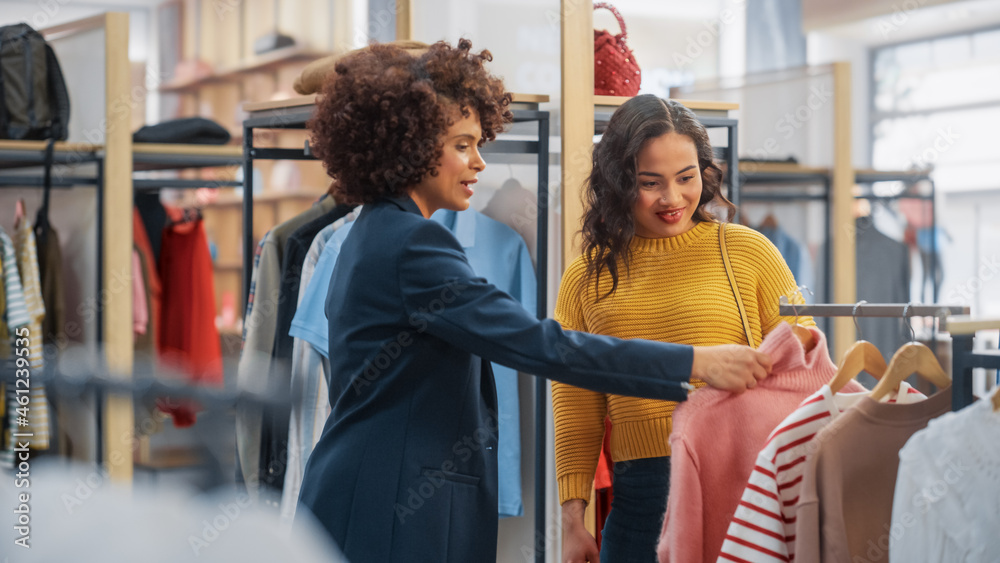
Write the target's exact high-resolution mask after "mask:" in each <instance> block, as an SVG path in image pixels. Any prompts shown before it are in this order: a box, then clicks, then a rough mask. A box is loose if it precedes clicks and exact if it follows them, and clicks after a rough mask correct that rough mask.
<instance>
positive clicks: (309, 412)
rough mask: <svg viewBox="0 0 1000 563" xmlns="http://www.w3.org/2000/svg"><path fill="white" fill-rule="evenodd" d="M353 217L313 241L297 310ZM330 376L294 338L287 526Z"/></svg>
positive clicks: (284, 500)
mask: <svg viewBox="0 0 1000 563" xmlns="http://www.w3.org/2000/svg"><path fill="white" fill-rule="evenodd" d="M355 218H356V217H355V214H354V213H353V212H352V213H348V214H347V215H345V216H344V217H342V218H340V219H338V220H337V221H334V222H333V223H332V224H330V225H328V226H326V227H325V228H323V230H321V231H320V232H319V233H318V234H317V235H316V238H315V239H313V242H312V245H311V246H310V247H309V252H308V254H306V259H305V262H303V264H302V280H301V285H300V288H299V308H301V306H302V302H303V299H304V297H305V295H306V293H307V291H308V288H309V284H310V283H311V281H312V278H313V276H314V273H315V271H316V263H317V262H319V258H320V256H321V255H322V254H323V250H324V249H325V248H326V245H327V242H328V241H329V240H330V238H331V237H333V234H334V232H336V231H337V230H338V229H340V228H341V227H343V226H344V225H346V224H347V223H350V222H352V221H354V219H355ZM329 376H330V362H329V360H327V359H326V358H324V357H323V355H322V354H320V353H319V352H318V351H317V350H316V348H315V347H314V346H313V345H312V344H310V343H309V342H306V341H305V340H302V339H301V338H294V339H293V344H292V379H291V397H292V410H291V415H290V416H289V423H288V464H287V467H286V469H285V483H284V486H283V488H282V492H281V511H280V512H281V518H282V520H283V521H286V522H290V521H291V520H292V519H293V518H294V517H295V509H296V508H297V507H298V502H299V490H300V488H301V487H302V475H303V474H304V473H305V470H306V460H307V459H309V455H310V454H312V451H313V448H315V447H316V442H318V441H319V435H320V433H321V432H322V431H323V424H325V423H326V418H327V416H329V415H330V397H329V394H330V391H329V388H328V387H327V385H326V380H327V378H328V377H329Z"/></svg>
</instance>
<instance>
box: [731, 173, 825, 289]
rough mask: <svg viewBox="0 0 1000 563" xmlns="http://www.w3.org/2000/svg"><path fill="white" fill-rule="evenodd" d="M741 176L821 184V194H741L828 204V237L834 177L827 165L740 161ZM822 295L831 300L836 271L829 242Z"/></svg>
mask: <svg viewBox="0 0 1000 563" xmlns="http://www.w3.org/2000/svg"><path fill="white" fill-rule="evenodd" d="M739 174H740V178H741V180H742V183H744V184H746V185H748V186H750V185H762V184H769V185H788V184H813V185H816V184H818V185H819V186H821V187H822V192H821V193H809V192H796V193H755V192H752V191H747V192H746V193H744V194H742V197H743V200H744V201H754V202H798V201H821V202H823V203H824V204H825V205H826V207H825V210H826V212H825V214H824V218H825V221H826V224H825V225H824V228H823V231H824V232H826V233H827V238H828V239H829V233H830V225H832V224H833V216H832V210H833V205H832V197H833V195H832V187H833V177H832V176H831V174H830V170H829V169H827V168H813V167H807V166H800V165H798V164H787V163H778V162H755V161H740V170H739ZM823 263H824V268H823V275H824V278H825V279H824V281H823V291H822V293H823V295H820V296H817V298H818V299H820V300H823V301H829V300H830V299H831V298H832V295H833V294H832V291H833V290H832V288H831V286H832V284H831V283H830V280H831V272H832V271H833V251H832V248H831V245H830V244H827V245H826V248H825V252H824V255H823Z"/></svg>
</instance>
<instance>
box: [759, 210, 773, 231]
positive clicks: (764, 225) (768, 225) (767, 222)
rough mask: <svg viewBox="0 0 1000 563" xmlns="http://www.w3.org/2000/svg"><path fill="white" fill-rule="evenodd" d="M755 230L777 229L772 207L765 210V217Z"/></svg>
mask: <svg viewBox="0 0 1000 563" xmlns="http://www.w3.org/2000/svg"><path fill="white" fill-rule="evenodd" d="M757 228H758V229H777V228H778V220H777V219H776V218H775V217H774V206H773V205H772V206H770V207H768V209H767V215H766V216H765V217H764V220H763V221H761V222H760V225H758V226H757Z"/></svg>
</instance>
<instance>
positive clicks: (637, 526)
mask: <svg viewBox="0 0 1000 563" xmlns="http://www.w3.org/2000/svg"><path fill="white" fill-rule="evenodd" d="M614 471H615V474H614V498H613V499H612V500H611V512H610V513H609V514H608V519H607V520H606V521H605V522H604V530H603V531H602V532H601V534H602V535H601V563H642V562H643V561H646V562H650V563H655V562H656V543H657V542H658V541H659V539H660V528H662V527H663V514H664V512H666V511H667V495H668V494H669V492H670V458H669V457H651V458H647V459H634V460H631V461H622V462H618V463H615V468H614Z"/></svg>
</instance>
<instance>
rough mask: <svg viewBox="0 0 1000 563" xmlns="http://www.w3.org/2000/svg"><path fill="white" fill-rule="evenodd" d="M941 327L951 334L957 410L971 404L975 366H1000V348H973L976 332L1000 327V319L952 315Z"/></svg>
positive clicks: (953, 381)
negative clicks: (980, 349)
mask: <svg viewBox="0 0 1000 563" xmlns="http://www.w3.org/2000/svg"><path fill="white" fill-rule="evenodd" d="M941 329H942V330H946V331H948V333H950V334H951V339H952V340H951V341H952V348H951V374H952V375H951V377H952V390H951V393H952V395H951V405H952V410H958V409H961V408H964V407H966V406H967V405H971V404H972V401H973V397H972V369H973V368H986V369H1000V350H982V351H979V352H974V351H973V346H974V344H975V342H974V339H975V337H976V332H978V331H980V330H997V329H1000V319H973V318H972V317H969V316H949V317H947V318H945V319H944V320H943V321H942V323H941Z"/></svg>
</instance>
